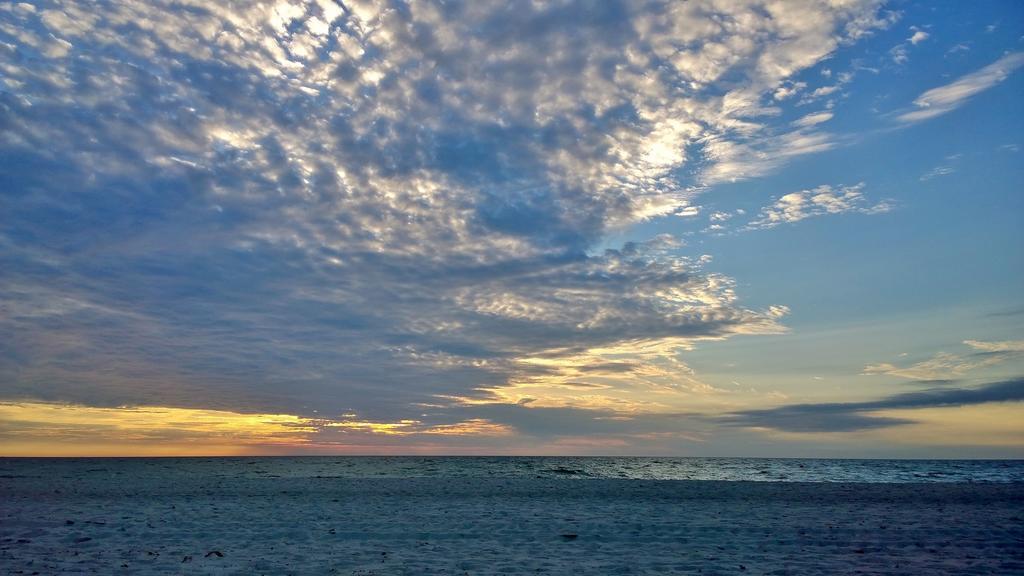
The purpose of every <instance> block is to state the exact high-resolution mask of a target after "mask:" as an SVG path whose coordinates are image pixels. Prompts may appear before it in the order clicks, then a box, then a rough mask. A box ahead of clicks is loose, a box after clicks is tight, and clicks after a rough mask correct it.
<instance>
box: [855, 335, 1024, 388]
mask: <svg viewBox="0 0 1024 576" xmlns="http://www.w3.org/2000/svg"><path fill="white" fill-rule="evenodd" d="M963 343H964V344H966V345H967V346H969V347H971V348H972V349H974V350H976V351H979V352H975V353H974V354H968V355H964V354H951V353H949V352H939V353H938V354H936V355H934V356H933V357H931V358H929V359H928V360H923V361H921V362H917V363H914V364H911V365H910V366H896V365H894V364H891V363H888V362H883V363H880V364H871V365H868V366H865V367H864V371H863V374H865V375H869V376H871V375H880V374H884V375H888V376H897V377H900V378H907V379H910V380H947V379H951V378H956V377H959V376H963V375H964V374H967V373H968V372H971V371H973V370H977V369H979V368H986V367H989V366H994V365H996V364H1001V363H1003V362H1006V361H1008V360H1011V359H1013V358H1016V357H1019V356H1020V355H1021V354H1024V340H1004V341H995V342H986V341H980V340H964V342H963Z"/></svg>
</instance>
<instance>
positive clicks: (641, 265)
mask: <svg viewBox="0 0 1024 576" xmlns="http://www.w3.org/2000/svg"><path fill="white" fill-rule="evenodd" d="M380 6H381V5H378V4H374V3H372V2H353V3H348V2H347V3H345V4H344V8H342V7H341V5H340V4H338V3H337V2H331V1H327V0H317V1H316V2H298V1H296V2H275V3H262V4H259V3H255V4H236V5H228V4H224V3H216V2H212V3H211V2H205V1H199V0H183V1H178V0H176V1H167V2H160V1H151V2H133V1H128V0H126V1H122V2H113V3H106V4H104V5H103V8H102V10H100V9H97V8H96V7H95V6H94V5H89V4H84V3H80V2H72V1H67V2H59V1H54V2H50V3H48V4H47V9H46V10H42V11H38V10H35V11H34V10H27V9H21V8H19V9H17V10H2V9H0V24H2V26H0V43H2V46H0V48H3V49H4V50H8V52H7V54H16V55H17V57H15V58H7V59H5V60H4V64H3V65H2V66H3V81H4V82H5V89H4V90H5V93H6V94H7V95H8V96H9V97H7V98H5V100H4V102H5V106H8V107H9V108H8V111H7V114H6V116H5V118H8V119H10V122H9V123H8V124H6V125H5V127H4V137H3V138H2V139H0V153H3V154H4V155H5V157H7V155H10V156H9V157H11V158H17V159H18V161H19V162H20V163H21V165H22V166H24V168H21V169H19V170H18V171H16V172H15V173H14V174H12V175H11V176H10V178H8V179H6V180H5V185H10V186H13V187H15V191H16V192H17V193H16V194H13V195H12V201H11V203H10V204H5V206H4V208H5V215H7V214H13V217H7V218H4V219H3V224H2V226H3V227H2V228H0V243H2V247H3V248H4V249H3V250H0V253H2V256H0V257H2V258H4V260H3V262H2V264H4V267H3V269H4V277H3V278H2V279H0V281H2V282H3V286H0V288H2V289H0V307H2V308H3V309H5V310H18V311H20V312H19V313H18V314H16V315H12V316H5V317H3V318H0V332H2V333H4V334H5V335H7V334H14V335H15V336H14V340H15V341H16V345H17V351H16V354H15V355H16V356H17V357H18V358H19V360H18V363H17V365H15V364H13V363H6V364H2V365H0V381H3V382H4V388H3V389H2V390H0V393H2V394H4V395H19V394H20V395H29V396H31V395H36V396H45V397H47V398H51V399H59V400H63V399H71V400H74V399H78V400H82V401H100V400H102V401H104V402H107V403H111V404H114V405H116V404H118V403H122V402H124V403H132V402H135V403H152V402H164V403H172V404H186V405H187V404H189V403H200V404H201V403H217V402H221V403H223V402H226V401H225V400H224V398H227V397H230V398H232V399H233V400H232V402H235V403H236V404H237V405H235V406H230V407H231V408H245V409H264V408H274V409H275V410H276V409H278V408H279V407H281V405H282V404H283V405H287V406H285V407H284V408H287V409H288V410H292V412H287V413H301V412H302V411H306V410H308V407H309V406H314V405H315V406H318V409H320V410H322V411H328V410H348V409H350V408H351V409H352V410H355V411H356V412H359V413H360V418H366V421H368V422H375V421H377V420H376V419H374V418H373V416H372V415H368V414H365V413H367V412H373V411H378V412H384V411H387V410H390V412H389V414H394V413H395V411H399V412H400V411H403V410H405V411H412V410H414V408H411V406H413V405H415V404H417V403H430V402H432V401H436V400H437V397H439V396H440V397H460V398H468V397H473V398H476V399H481V398H488V396H487V393H485V392H482V391H483V390H491V391H494V390H502V389H503V388H502V387H503V386H504V385H508V384H509V383H515V382H523V381H524V380H531V381H535V379H536V378H537V377H538V372H536V371H538V370H540V369H539V368H537V367H536V366H530V365H529V363H524V362H523V361H522V359H524V358H536V357H545V358H552V357H555V358H558V357H565V358H566V359H570V360H572V362H576V363H577V364H578V363H579V360H580V359H581V358H582V359H589V358H595V357H597V356H601V355H602V354H604V355H608V354H614V353H615V352H614V351H625V352H629V353H636V354H637V355H638V360H637V361H638V362H639V363H640V364H644V363H647V364H650V365H651V366H652V367H651V368H650V370H651V371H652V372H651V373H655V372H657V370H658V369H660V370H667V368H665V367H671V366H674V365H673V364H672V362H671V361H672V360H673V359H674V358H675V356H674V355H675V354H676V353H677V351H678V350H681V349H684V348H685V347H686V346H688V345H690V343H691V342H692V341H694V340H699V339H703V338H724V337H728V336H730V335H733V334H744V333H764V332H772V331H778V330H781V329H782V328H781V326H779V325H778V321H779V317H780V316H781V313H780V311H781V310H782V309H781V308H772V309H768V310H764V311H758V310H750V309H747V308H744V307H743V306H741V305H740V304H739V303H738V300H737V297H736V295H735V293H734V287H733V284H732V281H731V280H730V279H728V278H725V277H722V276H719V275H715V274H713V273H709V272H705V271H704V270H702V268H701V266H702V265H704V264H707V261H706V260H704V259H696V260H688V259H686V258H683V257H679V256H673V255H672V254H671V252H673V251H677V250H678V248H679V247H678V245H677V246H676V248H675V249H674V250H673V251H670V250H668V249H667V248H666V246H668V243H667V240H666V239H664V238H661V239H656V241H654V242H652V243H649V244H646V245H627V246H623V247H621V249H619V250H612V251H608V252H607V253H603V254H597V255H593V254H592V253H591V252H590V251H591V250H592V249H593V248H594V246H597V245H600V243H601V241H602V239H604V238H606V237H607V236H608V234H609V232H610V231H613V230H615V229H620V228H622V227H625V226H629V225H632V224H635V223H637V222H639V221H642V220H645V219H649V218H653V217H657V216H662V215H679V216H693V215H696V214H697V213H698V212H699V207H698V206H697V205H696V204H695V203H694V197H695V196H696V195H698V194H699V193H701V192H702V191H703V190H705V189H706V188H705V187H704V186H703V185H705V184H708V183H714V182H721V181H725V180H734V179H741V178H750V177H756V176H758V175H761V174H764V173H766V172H768V171H770V170H773V169H775V168H777V167H778V166H780V165H781V164H782V163H784V162H786V161H787V160H788V159H790V158H793V157H795V156H797V155H802V154H811V153H814V152H818V151H822V150H827V149H829V148H830V147H832V146H834V145H835V142H834V138H833V136H832V135H830V134H828V133H825V132H821V131H818V130H816V129H815V126H816V125H817V124H819V123H820V122H814V123H813V124H812V123H810V122H809V121H808V122H806V123H804V124H800V125H798V126H797V127H796V129H794V127H792V126H788V125H787V124H786V123H785V122H784V121H782V120H780V119H779V118H780V117H781V110H780V109H779V108H778V107H777V106H781V104H779V102H780V101H784V100H786V99H787V98H791V97H793V96H795V95H796V94H797V93H802V91H803V90H805V89H806V86H804V84H803V83H802V82H798V81H796V80H795V77H796V75H797V74H799V73H800V72H802V71H806V70H808V69H810V68H812V67H813V66H815V65H817V64H818V63H820V62H822V61H823V60H825V59H826V58H828V57H829V56H830V55H831V54H832V53H833V52H834V51H835V50H836V49H837V48H838V47H840V46H842V45H844V44H846V43H849V42H851V41H853V40H855V39H856V38H860V37H863V36H864V35H865V34H867V33H869V32H870V31H871V30H873V29H877V28H878V27H880V26H884V25H887V23H889V22H891V20H892V18H891V16H890V15H883V16H879V14H878V3H877V2H875V1H874V0H864V1H846V2H835V3H816V2H812V3H807V4H803V3H797V2H770V3H765V4H743V3H731V2H716V1H711V0H708V1H693V2H681V3H670V4H668V5H664V4H660V3H657V4H646V3H642V2H637V3H626V4H624V5H621V6H620V5H618V4H612V3H601V2H598V3H590V4H586V5H574V4H569V5H564V6H563V5H555V4H548V3H520V4H515V5H514V6H510V5H509V4H508V3H504V2H496V3H487V2H472V3H468V4H465V5H454V6H447V5H446V6H442V5H440V4H434V3H412V4H410V5H409V6H408V7H407V9H402V10H393V9H381V7H380ZM834 90H835V89H834V88H832V87H821V88H817V89H815V90H814V91H812V93H813V94H815V95H817V96H824V95H827V92H829V91H834ZM819 114H827V113H819ZM808 118H811V117H808ZM818 118H819V119H822V118H823V116H820V115H819V116H818ZM821 121H823V120H821ZM684 173H685V174H689V175H690V176H689V178H690V179H691V180H692V182H689V181H684V180H682V177H681V176H680V174H684ZM837 198H840V201H848V202H853V200H852V199H850V198H846V200H842V198H843V197H842V196H838V197H837ZM808 202H809V204H808V210H809V212H814V211H815V210H823V211H825V212H828V211H832V210H835V209H836V206H834V205H833V204H830V203H829V202H825V201H824V200H823V199H821V198H819V199H818V200H815V199H813V198H812V199H809V200H808ZM8 210H9V212H7V211H8ZM26 238H32V239H33V240H32V242H31V243H28V242H27V241H25V240H24V239H26ZM15 285H16V287H17V290H14V289H13V287H15ZM110 311H120V312H123V313H118V314H113V313H111V312H110ZM637 347H642V348H643V351H642V353H640V352H637ZM594 350H599V351H601V352H594ZM609 350H611V351H613V352H608V351H609ZM625 352H624V353H625ZM640 369H641V371H642V370H643V366H641V367H640ZM540 371H541V372H543V370H540ZM547 374H548V375H550V373H547ZM659 378H660V376H659ZM655 380H656V379H655ZM160 394H162V395H163V396H161V397H157V396H158V395H160ZM542 400H543V399H540V401H542ZM415 410H418V409H415ZM404 415H405V416H409V417H410V418H413V419H416V418H419V416H418V412H415V413H411V412H410V414H404Z"/></svg>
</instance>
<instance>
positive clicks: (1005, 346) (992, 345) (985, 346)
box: [964, 340, 1024, 353]
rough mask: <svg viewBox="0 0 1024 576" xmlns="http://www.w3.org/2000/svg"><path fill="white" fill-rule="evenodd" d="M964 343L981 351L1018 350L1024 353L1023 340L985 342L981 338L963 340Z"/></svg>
mask: <svg viewBox="0 0 1024 576" xmlns="http://www.w3.org/2000/svg"><path fill="white" fill-rule="evenodd" d="M964 344H967V345H968V346H970V347H971V348H974V349H975V350H981V351H982V352H1020V353H1024V340H1003V341H995V342H985V341H983V340H964Z"/></svg>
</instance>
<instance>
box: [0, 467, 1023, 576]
mask: <svg viewBox="0 0 1024 576" xmlns="http://www.w3.org/2000/svg"><path fill="white" fill-rule="evenodd" d="M7 471H8V472H10V469H8V470H7ZM0 499H2V500H0V509H2V511H0V572H2V573H4V574H55V573H93V574H118V573H123V574H361V575H370V574H527V573H529V574H538V573H542V574H569V573H572V574H908V575H909V574H1011V573H1022V572H1024V520H1022V517H1024V484H1021V483H1017V482H1007V483H899V484H879V483H802V482H743V481H741V482H724V481H686V480H662V481H659V480H617V479H607V478H601V479H576V480H564V479H551V478H522V477H511V478H436V477H433V478H343V477H308V478H281V477H277V478H275V477H252V475H246V476H234V477H232V476H225V475H221V476H211V475H192V476H188V475H183V474H168V475H166V476H161V475H159V474H150V475H145V476H138V477H131V476H130V475H127V476H126V475H123V474H118V473H116V472H115V471H112V469H108V468H99V467H98V468H93V469H92V472H89V473H83V474H78V475H59V474H50V475H44V476H40V475H30V474H26V475H19V474H16V473H7V474H4V475H3V477H2V478H0Z"/></svg>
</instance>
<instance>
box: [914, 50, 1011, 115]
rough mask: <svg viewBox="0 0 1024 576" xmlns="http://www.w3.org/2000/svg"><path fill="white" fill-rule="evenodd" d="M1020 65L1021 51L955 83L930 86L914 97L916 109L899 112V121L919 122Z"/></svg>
mask: <svg viewBox="0 0 1024 576" xmlns="http://www.w3.org/2000/svg"><path fill="white" fill-rule="evenodd" d="M1021 65H1024V52H1012V53H1010V54H1007V55H1006V56H1003V57H1002V58H1000V59H999V60H996V61H995V62H993V63H992V64H989V65H988V66H985V67H984V68H982V69H981V70H978V71H977V72H972V73H970V74H967V75H965V76H961V77H960V78H959V79H958V80H956V81H955V82H952V83H950V84H947V85H945V86H940V87H938V88H932V89H931V90H928V91H927V92H925V93H923V94H921V95H920V96H918V97H917V99H916V100H914V105H915V106H916V107H917V108H918V109H917V110H914V111H911V112H906V113H904V114H901V115H900V116H899V117H898V119H899V120H900V121H902V122H919V121H921V120H927V119H929V118H934V117H936V116H941V115H942V114H945V113H947V112H950V111H952V110H955V109H956V108H959V107H960V106H961V105H963V104H964V103H965V102H967V100H968V99H970V98H971V97H972V96H975V95H977V94H979V93H981V92H984V91H985V90H988V89H989V88H992V87H993V86H995V85H996V84H999V83H1000V82H1002V81H1003V80H1005V79H1006V78H1007V76H1009V75H1010V74H1011V73H1013V72H1014V71H1015V70H1016V69H1017V68H1019V67H1020V66H1021Z"/></svg>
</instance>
